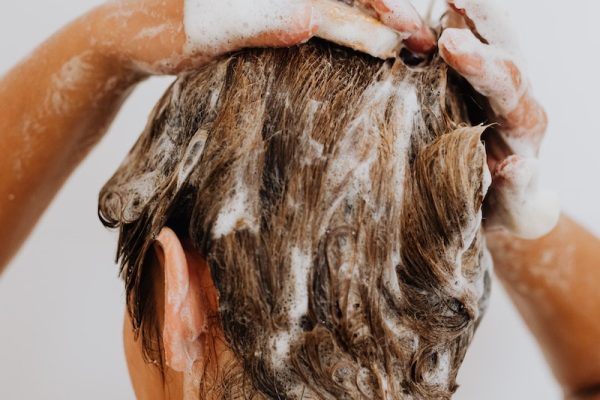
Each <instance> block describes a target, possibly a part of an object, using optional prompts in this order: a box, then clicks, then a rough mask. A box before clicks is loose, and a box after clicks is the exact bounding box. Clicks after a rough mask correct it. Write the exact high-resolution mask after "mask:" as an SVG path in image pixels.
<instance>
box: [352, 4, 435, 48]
mask: <svg viewBox="0 0 600 400" xmlns="http://www.w3.org/2000/svg"><path fill="white" fill-rule="evenodd" d="M361 2H362V3H363V4H365V5H367V6H370V7H371V8H373V10H375V12H376V13H377V15H378V16H379V19H380V20H381V21H382V22H383V23H384V24H385V25H387V26H389V27H392V28H393V29H395V30H396V31H398V32H402V33H403V34H406V33H408V34H410V35H409V37H408V38H407V40H406V45H407V46H408V47H409V48H410V49H411V50H413V51H416V52H419V53H429V52H430V51H432V50H433V49H434V48H435V35H434V34H433V32H432V31H431V29H429V27H428V26H427V25H426V24H425V23H424V22H423V20H422V18H421V16H420V15H419V13H418V12H417V10H416V9H415V8H414V7H413V5H412V4H411V2H410V1H409V0H361Z"/></svg>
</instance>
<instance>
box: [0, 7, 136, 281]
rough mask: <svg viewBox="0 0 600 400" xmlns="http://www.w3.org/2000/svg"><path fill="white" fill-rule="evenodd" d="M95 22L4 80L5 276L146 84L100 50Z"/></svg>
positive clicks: (0, 201)
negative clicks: (136, 87)
mask: <svg viewBox="0 0 600 400" xmlns="http://www.w3.org/2000/svg"><path fill="white" fill-rule="evenodd" d="M90 18H93V17H92V15H91V14H90V15H88V16H85V17H82V18H80V19H79V20H77V21H75V22H73V23H71V24H70V25H68V26H67V27H66V28H64V29H63V30H61V31H60V32H58V33H57V34H55V35H54V36H53V37H51V38H50V39H49V40H48V41H47V42H45V43H44V44H42V45H41V46H40V47H39V48H38V49H36V50H35V51H34V52H33V53H32V54H31V55H30V56H29V57H28V58H27V59H26V60H25V61H23V62H22V63H21V64H19V65H18V66H16V67H15V68H14V69H12V70H11V71H9V72H8V73H7V74H6V75H5V76H4V77H2V79H1V80H0V103H1V104H2V105H3V107H2V108H1V109H0V151H1V154H2V157H0V225H1V226H3V229H2V230H1V231H0V242H1V243H2V246H1V247H0V271H1V270H2V269H3V267H4V266H5V265H6V264H7V263H8V261H9V260H10V258H11V257H12V256H13V255H14V253H15V252H16V251H17V250H18V248H19V246H20V244H21V243H22V242H23V240H24V239H25V238H26V236H27V235H28V233H29V232H30V230H31V229H32V227H33V226H34V224H35V222H36V221H37V219H38V218H39V216H40V215H41V213H42V212H43V211H44V209H45V208H46V207H47V206H48V204H49V203H50V201H51V200H52V198H53V196H54V195H55V194H56V192H57V191H58V190H59V189H60V187H61V185H62V184H63V182H64V181H65V180H66V178H67V177H68V176H69V174H70V173H71V172H72V171H73V169H74V168H75V167H76V165H77V164H78V162H79V161H80V160H81V159H82V158H83V157H84V156H85V154H86V153H87V152H88V151H89V150H90V148H91V147H92V146H93V144H94V143H96V142H97V141H98V140H99V138H100V137H101V136H102V134H103V133H104V132H105V130H106V129H107V127H108V125H109V124H110V122H111V121H112V119H113V118H114V116H115V114H116V112H117V110H118V109H119V107H120V105H121V104H122V102H123V100H124V99H125V98H126V96H127V93H128V92H129V91H130V89H131V88H132V87H133V84H134V83H135V82H136V81H137V80H139V76H136V75H135V74H133V73H131V72H130V71H129V70H128V69H126V68H125V67H124V66H122V65H121V64H120V63H117V62H114V61H115V60H114V59H112V58H111V57H109V56H108V55H107V54H105V53H104V52H103V51H101V50H100V48H99V47H98V46H97V44H98V40H97V39H98V38H97V36H96V35H95V34H94V33H93V32H91V31H90V29H89V27H90V25H91V24H90Z"/></svg>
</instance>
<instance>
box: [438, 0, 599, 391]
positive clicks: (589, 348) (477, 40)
mask: <svg viewBox="0 0 600 400" xmlns="http://www.w3.org/2000/svg"><path fill="white" fill-rule="evenodd" d="M448 3H449V6H450V8H451V10H452V11H453V14H452V15H451V18H450V21H451V26H453V28H451V29H447V30H446V31H445V32H444V33H443V35H442V37H441V38H440V42H439V48H440V53H441V55H442V57H443V58H444V59H445V60H446V62H447V63H448V64H450V65H451V66H452V67H453V68H454V69H455V70H456V71H457V72H459V73H460V74H461V75H463V76H464V77H465V78H466V79H467V80H468V81H469V82H470V83H471V84H472V85H473V87H474V88H475V89H476V90H478V91H479V92H481V93H482V94H484V95H486V96H487V97H488V99H489V100H490V103H491V106H492V111H493V115H491V116H490V120H491V121H493V122H495V123H497V124H498V128H497V135H498V136H499V137H497V138H496V140H498V141H499V142H501V146H498V145H497V143H491V146H487V148H488V152H489V154H488V157H489V161H488V164H489V166H490V170H491V173H492V177H493V183H492V193H493V191H496V192H497V193H498V192H500V193H502V192H503V191H504V192H505V191H510V190H515V187H516V186H517V185H518V182H516V180H515V179H514V177H515V174H509V173H507V171H508V170H511V169H512V170H515V169H516V170H517V171H516V172H517V174H516V175H517V176H518V169H519V168H520V166H521V165H523V164H524V162H525V161H526V160H527V159H530V158H532V157H535V156H536V155H537V154H538V152H539V149H540V144H541V141H542V139H543V137H544V135H545V133H546V128H547V124H548V119H547V116H546V113H545V111H544V109H543V108H542V106H541V105H540V104H539V103H538V102H537V100H536V99H535V97H534V96H533V94H532V92H531V88H530V86H529V85H528V83H527V79H526V77H525V76H524V75H523V72H522V70H520V68H519V66H518V60H517V57H516V56H515V55H514V54H512V53H511V52H510V51H509V50H508V49H507V48H505V47H504V45H505V44H504V43H500V42H497V41H495V40H494V39H496V38H494V37H490V38H485V37H482V34H483V33H484V32H486V31H487V29H486V26H485V23H486V21H487V22H489V21H491V20H493V18H494V16H493V15H491V14H490V15H486V10H485V9H482V8H477V7H479V6H480V2H477V1H474V0H450V1H449V2H448ZM476 8H477V9H476ZM473 10H475V11H477V14H476V15H472V14H470V13H469V12H470V11H471V12H473ZM484 41H485V42H487V43H484ZM491 139H492V140H494V138H493V137H492V138H491ZM511 145H513V146H511ZM495 211H496V212H497V210H491V213H492V215H491V216H490V215H489V214H488V218H490V217H491V218H490V219H491V221H488V228H489V232H488V235H487V242H488V246H489V248H490V251H491V253H492V256H493V258H494V265H495V271H496V274H497V275H498V277H499V278H500V280H501V281H502V283H503V285H504V287H505V288H506V290H507V292H508V293H509V295H510V297H511V299H512V301H513V302H514V303H515V305H516V306H517V309H518V310H519V312H520V313H521V315H522V317H523V319H524V320H525V322H526V323H527V325H528V326H529V328H530V330H531V331H532V332H533V333H534V335H535V336H536V338H537V340H538V342H539V343H540V345H541V347H542V349H543V351H544V353H545V355H546V358H547V360H548V362H549V364H550V366H551V367H552V369H553V371H554V374H555V376H556V378H557V380H558V381H559V383H560V384H561V385H562V387H563V389H564V391H565V396H566V398H568V399H600V351H599V350H598V346H597V340H598V337H600V323H598V318H597V314H598V310H599V309H600V291H598V290H597V285H596V283H597V282H598V281H599V279H600V269H599V268H598V260H599V259H600V240H599V239H598V238H596V237H595V236H594V235H592V234H591V233H589V232H588V231H586V229H585V228H584V227H582V226H580V225H578V224H577V223H576V222H574V221H573V220H571V219H569V218H568V217H566V216H562V217H561V218H560V220H559V222H558V225H557V226H556V228H555V229H554V230H552V232H550V233H549V234H548V235H546V236H544V237H542V238H540V239H537V240H523V239H519V238H518V237H515V236H513V235H511V234H510V233H507V232H506V230H505V229H502V227H503V220H502V218H499V217H498V215H497V214H496V215H494V214H493V213H494V212H495ZM490 222H491V223H490ZM498 228H500V229H498Z"/></svg>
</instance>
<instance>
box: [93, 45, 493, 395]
mask: <svg viewBox="0 0 600 400" xmlns="http://www.w3.org/2000/svg"><path fill="white" fill-rule="evenodd" d="M463 85H464V83H463V82H462V81H460V79H459V78H457V77H455V76H453V75H452V74H451V73H450V72H449V70H448V68H447V66H446V65H445V64H443V62H442V61H441V60H440V59H439V58H437V57H434V59H433V60H431V61H430V62H429V63H428V65H427V66H423V67H417V68H409V67H407V66H405V65H404V64H403V62H402V61H401V60H396V61H394V62H391V61H388V62H382V61H380V60H375V59H372V58H370V57H368V56H364V55H360V54H357V53H354V52H351V51H348V50H344V49H340V48H338V47H336V46H333V45H331V44H326V43H322V42H311V43H309V44H305V45H302V46H299V47H294V48H291V49H279V50H273V49H261V50H247V51H242V52H239V53H236V54H233V55H230V56H227V57H225V58H223V59H221V60H219V61H217V62H214V63H212V64H210V65H208V66H206V67H204V68H202V69H200V70H198V71H195V72H192V73H189V74H186V75H184V76H181V77H180V78H179V79H178V80H177V81H176V82H175V83H174V85H173V86H172V87H171V88H170V89H169V90H168V91H167V93H166V94H165V96H164V97H163V98H162V99H161V101H160V102H159V103H158V105H157V106H156V108H155V110H154V112H153V114H152V116H151V117H150V122H149V124H148V126H147V128H146V131H145V132H144V134H143V135H142V137H141V138H140V140H139V141H138V143H137V144H136V145H135V147H134V148H133V150H132V152H131V153H130V155H129V156H128V158H127V160H126V161H125V162H124V163H123V165H122V166H121V167H120V169H119V170H118V171H117V173H116V174H115V176H114V177H113V178H112V179H111V180H110V181H109V182H108V183H107V184H106V186H105V187H104V188H103V190H102V193H101V195H100V207H99V213H100V216H101V219H102V221H103V222H104V223H105V224H106V225H107V226H110V227H118V228H119V229H120V238H119V257H120V259H121V262H122V265H123V276H124V278H125V282H126V287H127V294H128V295H127V299H128V305H129V311H130V314H131V316H132V320H133V322H134V325H135V327H136V328H138V329H139V330H140V332H141V335H142V338H143V339H144V343H145V349H146V352H147V354H148V355H150V356H151V357H155V356H156V355H157V354H158V355H160V348H159V346H158V343H160V340H159V339H160V338H159V335H160V330H159V329H158V328H157V325H156V321H155V318H154V316H153V313H154V308H153V305H152V302H153V299H152V290H151V285H149V284H148V281H149V279H151V278H150V274H149V273H148V271H147V268H145V266H146V264H147V262H146V261H147V259H148V256H149V254H150V253H151V250H150V249H151V244H152V242H153V240H154V238H155V237H156V235H157V234H158V233H159V232H160V230H161V228H162V227H164V226H170V227H172V228H173V229H175V230H176V232H178V234H180V235H181V236H183V237H185V238H188V239H189V240H190V241H191V243H193V245H194V246H195V248H196V249H197V251H198V252H199V253H201V254H202V255H203V256H204V257H205V258H206V259H207V260H208V262H209V265H210V268H211V272H212V276H213V279H214V281H215V284H216V286H217V289H218V293H219V304H220V308H219V320H220V324H221V327H222V329H223V331H224V333H225V336H226V338H227V341H228V343H229V346H230V347H231V349H232V350H233V352H234V353H235V354H236V356H237V357H238V358H239V362H240V364H241V366H242V368H241V370H242V375H243V376H241V377H238V378H239V380H240V381H239V382H237V384H236V383H235V382H231V380H230V381H229V382H227V383H224V385H223V387H222V388H221V389H220V390H221V391H222V393H223V397H224V398H244V397H252V395H250V394H248V393H255V394H256V393H258V394H260V395H262V396H265V397H267V398H290V399H292V398H299V399H300V398H304V399H309V398H320V399H359V398H369V399H412V398H426V399H431V398H439V399H447V398H450V397H451V395H452V393H453V392H454V391H455V389H456V387H457V386H456V374H457V371H458V368H459V366H460V364H461V362H462V359H463V357H464V354H465V351H466V349H467V347H468V344H469V343H470V340H471V338H472V335H473V332H474V330H475V328H476V326H477V324H478V321H479V320H480V318H481V316H482V312H483V310H484V308H485V304H486V299H487V294H488V291H489V267H490V263H489V256H488V255H487V251H486V249H485V244H484V239H483V236H482V234H481V207H482V202H483V197H484V195H485V192H486V190H487V186H488V185H489V182H488V181H487V167H486V156H485V150H484V147H483V144H482V142H481V138H480V136H481V134H482V131H483V128H481V127H470V126H469V119H468V117H467V109H466V106H465V102H464V100H463V98H464V95H465V90H468V89H466V88H465V86H463ZM240 382H250V383H249V384H248V385H244V384H242V383H240Z"/></svg>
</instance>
